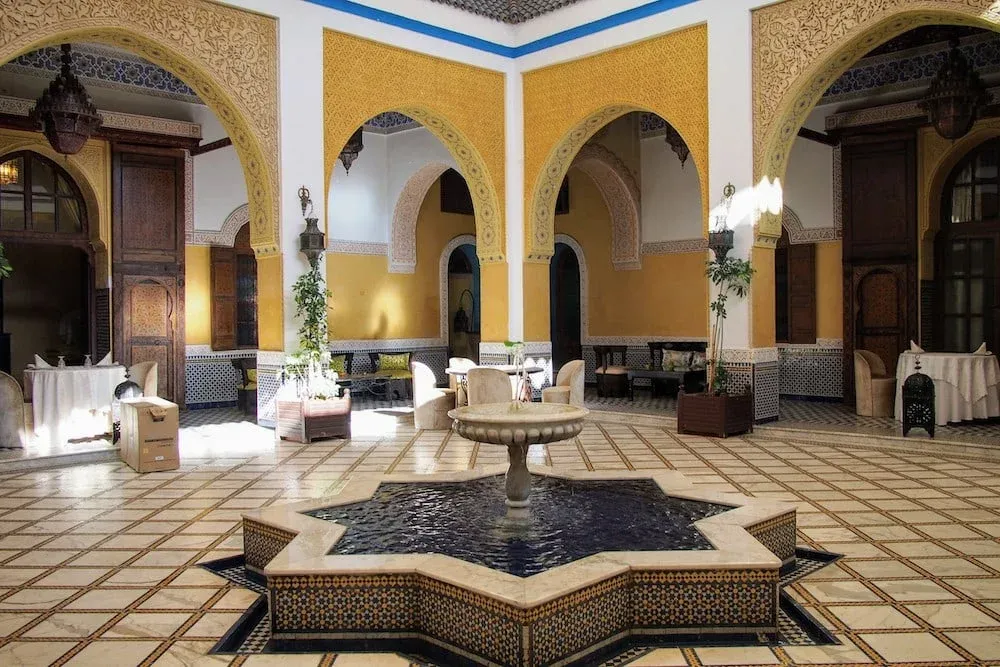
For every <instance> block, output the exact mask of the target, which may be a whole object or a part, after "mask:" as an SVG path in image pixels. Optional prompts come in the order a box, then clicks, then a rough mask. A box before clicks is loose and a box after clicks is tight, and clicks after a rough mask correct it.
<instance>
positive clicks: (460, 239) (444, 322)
mask: <svg viewBox="0 0 1000 667" xmlns="http://www.w3.org/2000/svg"><path fill="white" fill-rule="evenodd" d="M463 245H471V246H475V245H476V237H475V236H473V235H472V234H460V235H459V236H456V237H455V238H453V239H452V240H450V241H448V243H447V244H445V246H444V249H443V250H442V251H441V259H440V261H439V262H438V285H439V288H438V296H439V300H438V304H439V305H438V311H439V314H440V317H441V328H440V331H441V340H442V341H443V343H442V344H443V345H447V344H448V262H449V261H450V260H451V253H453V252H455V250H457V249H458V247H459V246H463ZM476 254H477V255H478V254H479V253H478V252H477V253H476Z"/></svg>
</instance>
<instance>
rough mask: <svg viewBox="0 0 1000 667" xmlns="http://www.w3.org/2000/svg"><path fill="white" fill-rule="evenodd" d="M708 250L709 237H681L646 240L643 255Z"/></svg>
mask: <svg viewBox="0 0 1000 667" xmlns="http://www.w3.org/2000/svg"><path fill="white" fill-rule="evenodd" d="M703 250H704V251H707V250H708V239H705V238H697V239H680V240H677V241H646V242H644V243H643V244H642V254H643V255H677V254H681V253H686V252H701V251H703Z"/></svg>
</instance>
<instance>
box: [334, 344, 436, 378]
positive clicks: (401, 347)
mask: <svg viewBox="0 0 1000 667" xmlns="http://www.w3.org/2000/svg"><path fill="white" fill-rule="evenodd" d="M365 343H368V344H367V345H365V346H361V345H358V344H357V343H356V342H355V341H351V344H348V345H338V344H337V342H336V341H333V342H332V343H330V353H331V354H343V353H344V352H353V353H354V360H353V362H352V363H351V372H352V373H371V372H372V371H374V370H375V368H374V367H373V366H372V359H371V357H370V356H369V355H368V353H369V352H383V353H385V354H397V353H399V352H412V353H413V356H412V357H411V358H412V359H413V361H419V362H420V363H423V364H427V366H429V367H430V369H431V370H432V371H434V376H435V377H436V378H437V381H438V384H447V383H448V375H447V374H446V373H445V372H444V369H445V368H447V367H448V348H447V347H444V346H433V347H427V346H426V345H425V346H423V347H421V346H418V345H412V346H407V345H406V344H405V341H395V340H394V341H386V344H385V345H379V343H378V341H374V340H373V341H365Z"/></svg>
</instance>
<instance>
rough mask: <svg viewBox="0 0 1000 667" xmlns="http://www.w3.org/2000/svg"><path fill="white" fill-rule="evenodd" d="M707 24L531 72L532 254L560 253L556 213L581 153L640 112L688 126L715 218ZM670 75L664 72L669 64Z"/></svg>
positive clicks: (540, 257) (684, 129) (686, 134)
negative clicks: (625, 117) (590, 141)
mask: <svg viewBox="0 0 1000 667" xmlns="http://www.w3.org/2000/svg"><path fill="white" fill-rule="evenodd" d="M707 35H708V33H707V29H706V26H705V25H699V26H692V27H690V28H685V29H683V30H677V31H674V32H671V33H668V34H665V35H662V36H659V37H654V38H652V39H647V40H643V41H640V42H637V43H635V44H630V45H627V46H623V47H620V48H617V49H612V50H610V51H605V52H602V53H599V54H596V55H593V56H589V57H586V58H579V59H577V60H573V61H569V62H565V63H560V64H558V65H552V66H550V67H543V68H540V69H537V70H533V71H531V72H526V73H525V74H524V100H525V104H524V108H525V122H524V125H525V164H524V167H525V168H524V173H525V189H526V191H527V192H528V193H530V195H529V196H530V199H528V200H527V201H526V202H525V205H526V208H525V227H526V230H525V257H526V258H527V259H528V260H529V261H547V260H548V259H549V258H550V257H551V256H552V252H553V243H554V240H553V239H554V236H555V230H554V224H555V221H554V212H555V202H556V197H557V196H558V193H559V187H560V186H561V185H562V180H563V178H564V177H565V175H566V172H567V171H568V170H569V167H570V165H571V164H572V162H573V159H574V157H575V156H576V153H577V152H578V151H579V149H580V148H581V147H582V146H583V145H584V144H585V143H587V140H588V139H590V137H592V136H593V135H594V134H595V133H596V132H597V131H598V130H600V129H601V128H602V127H604V126H605V125H607V124H608V123H609V122H611V121H612V120H615V119H616V118H618V117H619V116H622V115H624V114H626V113H629V112H632V111H647V112H652V113H656V114H657V115H658V116H660V117H662V118H664V119H666V120H667V121H668V122H669V123H670V124H671V125H672V126H673V127H674V128H676V129H677V131H678V132H680V134H681V136H682V137H683V138H684V141H685V143H687V145H688V147H689V148H690V149H691V157H692V161H693V162H694V164H695V166H696V168H697V169H698V176H699V179H700V182H701V195H702V209H703V224H704V225H705V228H706V230H707V223H708V192H707V184H708V57H707V44H708V42H707ZM664 62H669V63H670V76H663V63H664Z"/></svg>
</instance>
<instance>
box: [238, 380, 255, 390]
mask: <svg viewBox="0 0 1000 667" xmlns="http://www.w3.org/2000/svg"><path fill="white" fill-rule="evenodd" d="M237 389H239V390H241V391H257V383H256V382H247V383H246V384H245V385H242V386H240V387H237Z"/></svg>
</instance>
